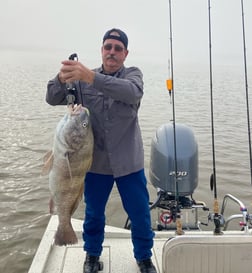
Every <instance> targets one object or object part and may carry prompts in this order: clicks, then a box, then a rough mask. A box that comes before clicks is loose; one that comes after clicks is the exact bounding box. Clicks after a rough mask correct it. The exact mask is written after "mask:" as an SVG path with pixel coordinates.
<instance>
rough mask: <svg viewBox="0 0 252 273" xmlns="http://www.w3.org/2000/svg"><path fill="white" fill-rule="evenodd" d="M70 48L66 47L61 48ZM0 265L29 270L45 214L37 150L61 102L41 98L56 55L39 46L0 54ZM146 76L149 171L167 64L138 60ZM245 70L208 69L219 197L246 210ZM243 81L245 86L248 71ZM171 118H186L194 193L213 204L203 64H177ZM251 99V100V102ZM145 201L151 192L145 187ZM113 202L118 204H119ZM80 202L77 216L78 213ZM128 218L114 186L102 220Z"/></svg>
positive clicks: (162, 116)
mask: <svg viewBox="0 0 252 273" xmlns="http://www.w3.org/2000/svg"><path fill="white" fill-rule="evenodd" d="M67 54H68V53H67ZM0 57H1V70H0V79H1V91H0V115H1V131H0V149H1V153H0V271H1V272H7V273H14V272H15V273H16V272H19V273H22V272H27V270H28V268H29V266H30V264H31V260H32V258H33V255H34V254H35V251H36V248H37V247H38V244H39V241H40V239H41V236H42V234H43V232H44V230H45V227H46V225H47V223H48V220H49V217H50V215H49V213H48V200H49V191H48V178H47V177H46V176H41V167H42V160H43V156H44V154H45V153H46V151H48V150H49V149H50V148H51V145H52V138H53V133H54V129H55V126H56V124H57V122H58V121H59V119H60V118H61V117H62V115H63V114H64V113H65V110H66V109H65V107H62V106H58V107H52V106H49V105H47V104H46V103H45V99H44V98H45V91H46V84H47V81H48V80H49V79H50V78H52V77H54V75H55V73H56V72H57V71H58V69H59V63H60V60H61V59H62V56H55V55H53V57H52V54H51V55H50V56H49V54H48V55H47V54H46V53H42V52H39V54H38V53H37V52H33V53H32V52H29V53H28V52H21V53H20V52H7V51H5V52H0ZM138 66H139V67H141V68H142V70H143V72H144V75H145V96H144V99H143V101H142V108H141V111H140V123H141V127H142V133H143V139H144V145H145V165H146V174H147V176H148V167H149V154H150V142H151V139H152V137H153V135H154V133H155V130H156V129H157V128H158V127H159V126H160V125H161V124H163V123H167V122H170V119H171V118H172V104H170V100H169V96H168V93H167V91H166V88H165V79H166V74H167V71H166V65H154V64H152V65H150V64H149V65H145V64H139V65H138ZM243 78H244V77H243V70H242V68H237V67H218V68H214V84H213V86H214V109H215V113H214V118H215V146H216V147H215V148H216V169H217V184H218V197H219V199H220V200H221V199H222V197H223V195H224V194H225V193H226V192H229V193H232V194H234V195H236V196H237V197H239V198H241V199H242V200H243V201H244V202H245V204H246V205H247V206H248V208H249V209H250V211H251V196H252V188H251V185H250V173H249V156H248V141H247V139H248V136H247V120H246V108H245V90H244V82H243V81H244V80H243ZM249 78H250V82H249V85H250V86H251V79H252V77H251V76H250V77H249ZM175 92H176V95H175V102H176V121H177V122H180V123H184V124H187V125H188V126H190V127H191V128H192V129H193V130H194V133H195V136H196V138H197V141H198V145H199V185H198V188H197V189H196V191H195V194H194V197H195V198H196V199H199V200H204V201H205V202H206V203H207V204H208V205H209V207H211V206H212V200H213V197H212V196H213V195H212V193H211V192H210V189H209V176H210V174H211V170H212V153H211V151H212V150H211V128H210V102H209V78H208V68H207V66H205V67H204V66H203V67H196V68H193V67H189V66H186V67H176V70H175ZM250 105H251V102H250ZM149 190H150V194H151V199H152V200H154V199H155V197H156V191H155V189H154V188H153V187H152V185H149ZM118 208H119V209H118ZM83 209H84V207H83V205H81V206H80V207H79V209H78V211H77V212H76V214H75V217H78V218H80V219H82V217H83V216H82V215H83ZM125 220H126V216H125V213H124V211H123V209H122V206H121V203H120V198H119V196H118V193H117V191H116V189H114V191H113V193H112V195H111V198H110V202H109V204H108V208H107V223H108V224H110V225H115V226H118V227H123V225H124V222H125Z"/></svg>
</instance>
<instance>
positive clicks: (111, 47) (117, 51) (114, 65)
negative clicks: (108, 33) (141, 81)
mask: <svg viewBox="0 0 252 273" xmlns="http://www.w3.org/2000/svg"><path fill="white" fill-rule="evenodd" d="M101 52H102V62H103V67H104V70H105V72H106V73H114V72H116V71H117V70H118V69H120V67H121V66H122V65H123V63H124V61H125V59H126V57H127V55H128V50H127V49H125V47H124V45H123V43H122V42H120V41H117V40H115V39H107V40H105V41H104V44H103V46H102V49H101Z"/></svg>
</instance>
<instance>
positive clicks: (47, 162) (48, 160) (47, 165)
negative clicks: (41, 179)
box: [42, 151, 54, 175]
mask: <svg viewBox="0 0 252 273" xmlns="http://www.w3.org/2000/svg"><path fill="white" fill-rule="evenodd" d="M53 159H54V156H53V152H52V151H49V152H47V153H46V154H45V156H44V166H43V168H42V175H46V174H48V173H49V172H50V170H51V168H52V165H53Z"/></svg>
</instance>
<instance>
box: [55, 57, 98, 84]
mask: <svg viewBox="0 0 252 273" xmlns="http://www.w3.org/2000/svg"><path fill="white" fill-rule="evenodd" d="M61 63H62V65H63V66H62V67H61V70H60V73H59V80H60V81H61V82H62V83H69V82H73V81H77V80H79V81H84V82H86V83H93V82H94V76H95V72H94V71H92V70H90V69H89V68H87V67H86V66H84V65H83V64H82V63H80V62H78V61H72V60H66V61H63V62H61Z"/></svg>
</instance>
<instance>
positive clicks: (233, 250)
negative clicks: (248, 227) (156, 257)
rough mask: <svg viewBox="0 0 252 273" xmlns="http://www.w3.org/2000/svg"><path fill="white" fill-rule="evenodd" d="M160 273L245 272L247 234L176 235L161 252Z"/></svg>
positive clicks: (251, 262) (251, 259) (249, 251)
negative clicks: (161, 268)
mask: <svg viewBox="0 0 252 273" xmlns="http://www.w3.org/2000/svg"><path fill="white" fill-rule="evenodd" d="M162 267H163V273H238V272H242V273H249V272H251V268H252V236H251V235H216V236H214V235H208V236H205V235H204V236H200V235H199V236H177V237H173V238H170V239H169V240H167V241H166V242H165V244H164V246H163V251H162Z"/></svg>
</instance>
